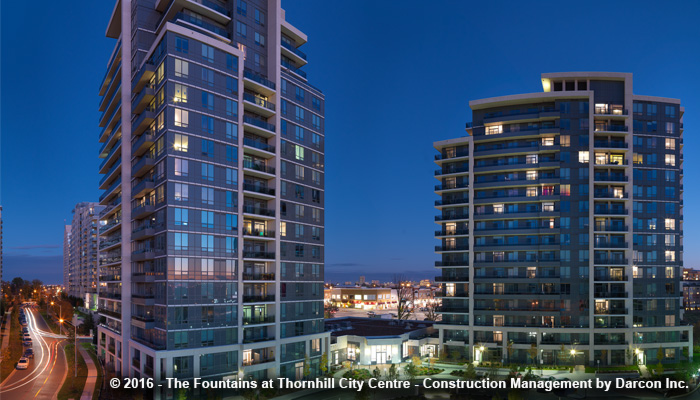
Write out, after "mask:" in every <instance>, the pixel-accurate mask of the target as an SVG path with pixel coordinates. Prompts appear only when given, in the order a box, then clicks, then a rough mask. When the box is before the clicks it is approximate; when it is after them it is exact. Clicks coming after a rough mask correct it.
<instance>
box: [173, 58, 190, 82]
mask: <svg viewBox="0 0 700 400" xmlns="http://www.w3.org/2000/svg"><path fill="white" fill-rule="evenodd" d="M189 74H190V64H189V63H188V62H187V61H185V60H180V59H177V58H176V59H175V76H176V77H178V78H187V77H188V76H189Z"/></svg>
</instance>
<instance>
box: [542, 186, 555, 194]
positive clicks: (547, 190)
mask: <svg viewBox="0 0 700 400" xmlns="http://www.w3.org/2000/svg"><path fill="white" fill-rule="evenodd" d="M542 196H554V186H542Z"/></svg>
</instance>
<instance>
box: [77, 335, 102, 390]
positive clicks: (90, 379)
mask: <svg viewBox="0 0 700 400" xmlns="http://www.w3.org/2000/svg"><path fill="white" fill-rule="evenodd" d="M78 351H79V352H80V355H81V356H82V357H83V360H85V365H87V370H88V373H87V379H86V380H85V387H84V388H83V395H82V396H80V400H92V394H93V392H94V391H95V384H96V383H97V366H95V363H94V362H93V361H92V357H90V354H88V351H87V350H85V348H84V347H83V346H80V344H78Z"/></svg>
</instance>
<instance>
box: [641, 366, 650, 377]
mask: <svg viewBox="0 0 700 400" xmlns="http://www.w3.org/2000/svg"><path fill="white" fill-rule="evenodd" d="M639 375H641V376H642V378H651V374H650V373H649V369H648V368H647V366H646V365H643V364H640V365H639Z"/></svg>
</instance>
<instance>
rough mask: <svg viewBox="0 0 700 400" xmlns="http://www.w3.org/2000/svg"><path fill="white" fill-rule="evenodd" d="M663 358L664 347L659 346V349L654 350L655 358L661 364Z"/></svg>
mask: <svg viewBox="0 0 700 400" xmlns="http://www.w3.org/2000/svg"><path fill="white" fill-rule="evenodd" d="M663 359H664V348H663V347H661V346H659V349H658V350H656V360H657V361H658V362H659V364H661V361H662V360H663Z"/></svg>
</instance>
